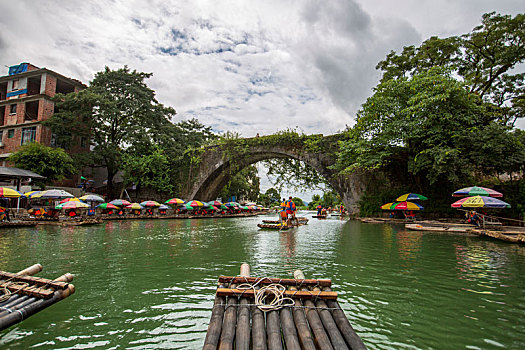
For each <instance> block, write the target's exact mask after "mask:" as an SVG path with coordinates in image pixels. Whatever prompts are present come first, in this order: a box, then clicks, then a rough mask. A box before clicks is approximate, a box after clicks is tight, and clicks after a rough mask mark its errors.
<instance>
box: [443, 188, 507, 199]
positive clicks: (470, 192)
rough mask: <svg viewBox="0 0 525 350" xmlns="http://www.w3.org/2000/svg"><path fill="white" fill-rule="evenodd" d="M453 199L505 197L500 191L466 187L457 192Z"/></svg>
mask: <svg viewBox="0 0 525 350" xmlns="http://www.w3.org/2000/svg"><path fill="white" fill-rule="evenodd" d="M452 196H453V197H463V196H467V197H473V196H489V197H503V195H502V194H501V193H499V192H498V191H494V190H491V189H490V188H485V187H478V186H473V187H465V188H462V189H461V190H457V191H456V192H454V193H453V194H452Z"/></svg>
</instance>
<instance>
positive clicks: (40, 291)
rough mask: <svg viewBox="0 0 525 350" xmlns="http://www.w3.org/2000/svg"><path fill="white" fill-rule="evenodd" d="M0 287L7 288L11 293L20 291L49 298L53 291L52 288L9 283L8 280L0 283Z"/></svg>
mask: <svg viewBox="0 0 525 350" xmlns="http://www.w3.org/2000/svg"><path fill="white" fill-rule="evenodd" d="M0 288H7V289H8V290H9V291H10V292H11V293H20V294H25V295H30V296H34V297H37V298H44V299H48V298H51V297H52V296H53V293H54V292H55V291H54V290H52V289H44V288H38V287H35V286H31V285H30V286H21V285H17V284H10V282H7V283H2V284H0Z"/></svg>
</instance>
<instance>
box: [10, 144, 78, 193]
mask: <svg viewBox="0 0 525 350" xmlns="http://www.w3.org/2000/svg"><path fill="white" fill-rule="evenodd" d="M8 160H9V161H10V162H13V163H14V165H15V167H17V168H21V169H27V170H31V171H34V172H35V173H37V174H39V175H42V176H45V177H46V179H45V180H44V181H43V183H46V184H49V183H51V182H53V181H57V180H62V179H63V178H65V177H66V176H67V175H70V174H74V173H75V172H78V170H77V169H76V168H75V166H74V163H73V159H72V158H71V157H70V156H69V154H67V153H66V152H65V151H64V150H63V149H61V148H52V147H47V146H45V145H42V144H40V143H30V144H27V145H24V146H22V147H21V148H20V149H19V150H18V151H17V152H15V153H13V154H12V155H10V156H9V158H8Z"/></svg>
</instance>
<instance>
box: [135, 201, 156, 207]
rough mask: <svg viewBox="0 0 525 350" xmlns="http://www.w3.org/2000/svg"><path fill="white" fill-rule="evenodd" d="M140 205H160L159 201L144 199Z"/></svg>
mask: <svg viewBox="0 0 525 350" xmlns="http://www.w3.org/2000/svg"><path fill="white" fill-rule="evenodd" d="M140 205H142V206H143V207H160V203H159V202H156V201H144V202H141V203H140Z"/></svg>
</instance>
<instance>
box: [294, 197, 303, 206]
mask: <svg viewBox="0 0 525 350" xmlns="http://www.w3.org/2000/svg"><path fill="white" fill-rule="evenodd" d="M292 201H293V202H294V203H295V206H296V207H304V202H303V200H302V199H301V198H299V197H293V198H292Z"/></svg>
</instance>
